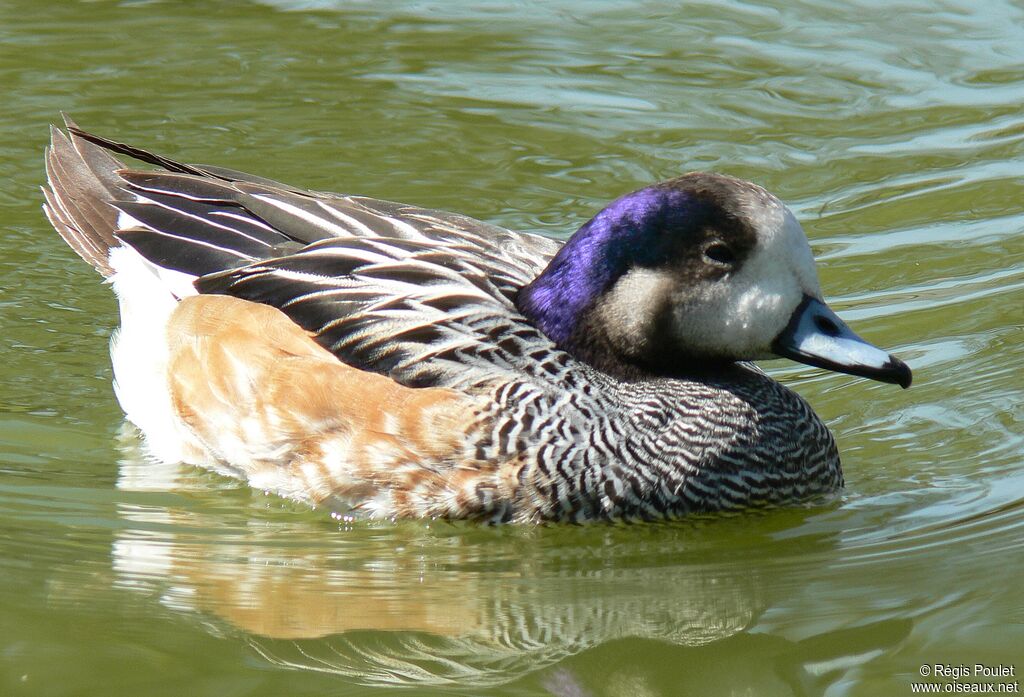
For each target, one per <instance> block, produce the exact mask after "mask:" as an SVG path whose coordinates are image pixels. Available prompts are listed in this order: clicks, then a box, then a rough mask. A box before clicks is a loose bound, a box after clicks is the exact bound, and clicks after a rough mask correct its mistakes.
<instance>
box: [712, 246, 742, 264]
mask: <svg viewBox="0 0 1024 697" xmlns="http://www.w3.org/2000/svg"><path fill="white" fill-rule="evenodd" d="M704 256H705V257H707V258H708V259H710V260H711V261H713V262H715V263H716V264H731V263H733V262H734V261H736V255H735V254H733V253H732V250H731V249H729V247H728V246H727V245H725V244H723V243H722V242H714V243H712V244H710V245H708V248H707V249H705V250H704Z"/></svg>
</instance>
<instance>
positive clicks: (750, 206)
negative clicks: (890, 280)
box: [516, 172, 911, 387]
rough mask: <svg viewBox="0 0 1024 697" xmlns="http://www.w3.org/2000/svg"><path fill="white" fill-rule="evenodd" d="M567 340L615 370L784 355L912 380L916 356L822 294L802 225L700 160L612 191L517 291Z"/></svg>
mask: <svg viewBox="0 0 1024 697" xmlns="http://www.w3.org/2000/svg"><path fill="white" fill-rule="evenodd" d="M516 304H517V306H518V308H519V310H520V312H522V313H523V314H524V315H525V316H526V317H527V318H528V319H530V320H531V321H532V322H533V323H534V324H535V325H536V326H538V327H539V328H540V329H541V330H542V331H543V332H544V333H545V334H547V336H548V337H549V338H551V339H552V340H553V341H554V342H555V343H556V344H558V346H559V347H561V348H562V349H564V350H565V351H568V352H569V353H571V354H573V355H574V356H576V357H577V358H579V359H581V360H584V361H586V362H588V363H590V364H592V365H594V366H595V367H597V368H600V369H602V370H605V371H608V372H611V373H613V374H618V375H620V376H625V377H629V376H638V375H650V374H655V375H669V376H671V375H686V374H692V373H693V372H695V371H698V370H701V369H703V368H706V367H707V366H709V365H716V364H721V363H723V362H730V363H731V362H736V361H747V360H755V359H764V358H775V357H779V356H783V357H786V358H791V359H793V360H796V361H800V362H801V363H807V364H809V365H813V366H817V367H821V368H827V369H829V370H835V371H839V372H843V373H849V374H851V375H860V376H863V377H868V378H871V379H874V380H880V381H883V382H890V383H896V384H898V385H901V386H903V387H908V386H909V385H910V381H911V372H910V368H908V367H907V365H906V364H905V363H903V362H902V361H900V360H899V359H898V358H896V357H894V356H892V355H890V354H888V353H886V352H885V351H882V350H881V349H879V348H877V347H875V346H873V345H871V344H869V343H868V342H867V341H865V340H864V339H862V338H860V337H859V336H857V334H855V333H854V332H853V330H851V329H850V328H849V327H848V326H847V325H846V323H845V322H843V320H841V319H840V318H839V316H838V315H836V313H835V312H833V311H832V310H831V309H830V308H829V307H828V305H826V304H825V301H824V300H823V299H822V295H821V287H820V285H819V283H818V274H817V271H816V270H815V267H814V258H813V256H812V254H811V249H810V246H809V245H808V243H807V236H806V235H805V234H804V231H803V229H802V228H801V227H800V224H799V223H798V222H797V220H796V218H795V217H794V216H793V214H792V212H790V210H789V209H788V208H787V207H786V206H785V205H784V204H783V203H782V202H781V201H779V200H778V199H777V198H776V197H775V196H772V195H771V194H770V193H768V192H767V191H765V190H764V189H762V188H761V187H759V186H757V185H755V184H751V183H750V182H746V181H743V180H741V179H735V178H733V177H728V176H724V175H721V174H711V173H706V172H694V173H690V174H685V175H683V176H681V177H677V178H675V179H671V180H668V181H665V182H661V183H659V184H655V185H653V186H649V187H646V188H644V189H640V190H639V191H635V192H633V193H631V194H627V195H626V196H623V197H622V198H620V199H618V200H616V201H614V202H612V203H611V204H610V205H608V207H606V208H605V209H604V210H602V211H601V212H600V213H598V214H597V215H596V216H595V217H594V218H593V219H592V220H590V221H589V222H588V223H586V224H585V225H584V226H583V227H581V228H580V229H579V230H578V231H577V232H576V234H574V235H573V236H572V238H570V239H569V241H568V242H567V243H566V244H565V246H563V247H562V249H561V250H559V252H558V254H556V255H555V257H554V258H553V259H552V260H551V262H550V264H549V265H548V266H547V268H546V269H544V271H543V272H542V273H541V274H540V275H539V276H538V277H537V278H536V279H535V280H534V281H533V282H532V283H530V284H529V285H527V286H525V287H524V288H523V289H522V290H521V291H520V292H519V295H518V296H517V298H516Z"/></svg>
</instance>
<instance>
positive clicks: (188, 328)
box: [168, 295, 515, 517]
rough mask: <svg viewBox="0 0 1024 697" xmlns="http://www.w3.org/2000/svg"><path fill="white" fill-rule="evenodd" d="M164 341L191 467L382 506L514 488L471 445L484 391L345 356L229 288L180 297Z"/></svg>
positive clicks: (493, 496) (442, 512) (428, 511)
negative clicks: (398, 377)
mask: <svg viewBox="0 0 1024 697" xmlns="http://www.w3.org/2000/svg"><path fill="white" fill-rule="evenodd" d="M168 345H169V362H168V383H169V388H170V392H171V400H172V404H173V407H174V411H175V413H176V414H177V416H178V417H179V418H180V420H181V422H182V423H181V424H179V428H181V429H182V431H183V435H184V437H185V439H186V441H187V443H188V447H187V450H188V451H189V459H190V460H192V461H193V462H195V463H196V464H203V465H207V466H212V467H214V468H216V469H222V470H223V469H226V470H227V471H228V472H230V473H231V474H235V475H240V476H243V477H245V478H247V479H248V480H249V481H250V482H251V483H252V485H253V486H256V487H259V488H264V489H269V490H273V491H276V492H278V493H282V494H284V495H287V496H290V497H292V498H296V499H299V500H306V501H310V502H311V503H315V504H320V503H328V504H337V503H341V504H347V505H352V506H355V507H357V508H363V509H366V510H367V511H368V512H370V513H372V514H373V515H378V516H380V515H383V516H422V515H439V516H460V517H461V516H466V515H471V516H472V515H477V516H479V515H485V516H486V515H487V514H488V512H487V511H486V510H481V506H482V505H484V502H483V500H482V499H488V500H489V503H490V505H493V504H494V503H495V502H496V500H501V501H505V502H508V501H510V500H511V499H514V498H515V492H514V491H513V490H512V488H514V487H515V484H514V482H515V477H509V476H508V473H507V472H506V473H505V475H506V476H504V477H503V476H501V475H502V472H501V471H500V470H501V469H503V468H502V467H501V466H500V464H499V463H486V464H485V463H482V462H480V461H476V460H475V459H474V458H473V456H472V454H471V453H470V452H469V450H470V449H469V447H468V442H467V436H468V434H469V432H470V431H473V430H476V429H478V428H479V427H480V426H481V425H482V419H483V417H482V416H481V414H482V412H483V411H484V408H485V406H486V405H485V404H484V402H486V401H487V400H486V399H483V400H481V398H479V397H471V396H468V395H465V394H462V393H459V392H456V391H454V390H449V389H445V388H409V387H404V386H402V385H400V384H398V383H397V382H395V381H394V380H392V379H390V378H388V377H385V376H383V375H377V374H374V373H369V372H365V371H362V370H358V369H356V368H353V367H351V366H348V365H345V364H344V363H342V362H341V361H339V360H338V359H337V358H336V357H335V356H334V355H332V354H331V353H330V352H328V351H327V350H325V349H323V348H322V347H320V346H319V345H318V344H316V343H315V342H314V341H313V340H312V339H311V338H310V337H309V336H308V335H307V334H306V333H305V331H303V330H302V329H301V328H300V327H299V326H297V325H296V324H294V323H293V322H292V321H291V320H289V319H288V318H287V317H286V316H285V315H284V314H283V313H282V312H281V311H279V310H277V309H276V308H273V307H269V306H267V305H261V304H257V303H252V302H248V301H245V300H239V299H237V298H232V297H229V296H221V295H200V296H196V297H189V298H185V299H184V300H182V301H181V303H179V305H178V307H177V308H176V309H175V311H174V312H173V314H172V315H171V319H170V321H169V323H168ZM481 489H484V490H486V493H487V495H486V496H484V495H483V492H482V491H481Z"/></svg>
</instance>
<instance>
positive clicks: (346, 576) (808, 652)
mask: <svg viewBox="0 0 1024 697" xmlns="http://www.w3.org/2000/svg"><path fill="white" fill-rule="evenodd" d="M127 430H128V429H127V427H126V431H127ZM123 447H124V454H125V457H124V458H123V459H122V461H121V463H120V476H119V480H118V486H119V488H121V489H122V490H126V491H139V492H145V491H150V492H156V491H159V492H167V491H177V492H188V493H190V495H192V497H191V498H190V502H191V503H190V505H188V506H187V507H186V506H184V505H183V506H181V507H172V506H167V505H160V504H155V505H139V504H134V505H124V504H122V505H121V507H120V513H121V515H122V517H123V518H124V519H125V520H126V521H128V522H129V523H130V525H129V527H128V528H127V529H125V530H124V531H122V532H120V533H118V536H117V539H116V540H115V542H114V548H113V564H114V570H115V574H116V577H117V580H116V583H118V584H119V585H121V586H124V587H127V588H131V589H134V590H135V591H141V592H150V593H154V594H158V595H159V597H160V601H161V602H162V604H164V605H165V606H168V607H171V608H174V609H175V610H177V611H180V612H183V613H188V614H194V615H196V616H198V617H201V618H202V619H203V622H202V625H203V626H209V622H208V620H209V619H211V618H214V626H216V627H220V629H218V630H217V631H222V632H224V633H226V634H228V635H229V636H231V635H234V636H235V637H237V638H240V639H241V640H243V641H246V642H248V643H249V644H250V645H251V646H252V648H253V650H254V651H255V652H256V653H257V654H259V655H260V656H261V657H262V658H263V659H264V660H266V661H268V662H269V663H271V664H273V665H276V666H279V667H282V668H286V669H295V670H311V671H319V672H329V673H334V674H337V675H339V676H343V677H345V678H346V679H347V680H351V681H355V682H358V683H361V684H365V685H368V686H374V685H376V686H380V685H386V684H387V685H418V686H444V685H448V686H474V687H479V688H485V687H487V686H492V687H497V686H501V685H506V686H508V685H510V684H512V685H521V686H522V687H523V689H526V690H527V691H529V692H531V693H534V694H536V693H538V690H539V691H540V692H539V693H540V694H544V693H545V692H546V693H550V694H554V695H558V696H559V697H582V696H584V695H588V694H593V695H606V694H608V695H630V696H633V695H636V694H638V693H637V689H639V688H641V687H645V686H646V688H647V689H646V691H643V690H641V692H642V693H643V694H665V695H670V694H680V690H681V691H682V693H684V694H689V693H690V691H694V692H693V693H694V694H697V693H699V694H702V695H716V694H736V693H737V691H739V692H743V691H744V690H747V691H749V690H756V694H759V695H773V694H778V695H790V694H796V695H804V694H824V690H825V689H826V688H827V687H828V686H829V685H831V684H833V683H834V682H835V681H836V680H837V679H839V678H841V677H842V676H843V675H845V673H846V671H848V670H849V669H850V668H852V667H855V666H859V665H860V664H862V663H864V662H865V661H869V660H870V659H871V658H873V657H875V656H877V655H878V654H879V653H880V652H881V649H883V648H885V647H886V646H888V645H891V644H894V643H896V642H898V641H899V640H900V639H902V638H903V637H904V636H905V635H906V634H907V633H908V632H909V628H910V627H909V622H907V621H889V622H881V623H872V624H870V625H869V626H865V627H861V628H858V629H854V630H833V631H826V632H823V633H821V634H818V635H816V636H814V637H811V638H808V639H806V640H804V641H791V640H789V639H785V638H781V637H778V636H773V635H772V634H769V633H762V632H750V631H748V630H750V629H751V628H755V627H756V626H757V624H758V621H759V618H761V617H762V616H763V614H764V613H765V612H766V611H767V610H769V609H770V608H772V607H773V605H775V604H777V603H781V602H784V601H785V598H784V597H781V595H780V593H781V592H784V591H781V592H780V590H779V589H787V588H799V584H798V583H797V582H796V581H793V582H787V581H786V580H785V579H784V578H781V579H780V578H779V574H780V573H783V574H786V573H793V574H798V575H799V573H800V571H799V569H801V568H803V567H802V566H800V565H796V566H794V565H789V566H790V568H791V569H792V570H791V571H790V572H786V571H785V570H784V569H785V566H786V565H782V567H781V568H782V569H783V570H782V571H780V565H779V564H777V563H776V562H778V559H775V558H765V557H764V556H763V555H762V556H761V557H758V556H757V554H756V553H754V554H752V555H750V556H748V557H746V558H738V557H737V555H736V553H735V549H733V550H731V551H730V550H723V549H720V548H717V547H716V546H714V545H711V544H709V543H708V542H707V540H706V538H707V535H706V533H707V532H709V528H719V530H717V531H716V532H722V530H721V528H722V527H725V528H728V527H729V526H735V527H736V530H735V534H736V535H737V536H749V535H754V536H755V537H756V536H764V538H765V539H762V540H760V541H761V542H762V543H763V542H765V541H766V539H767V538H768V537H771V536H772V535H773V534H774V532H777V531H778V528H779V526H780V525H785V526H792V525H793V524H794V516H796V518H797V522H799V518H800V517H801V516H802V515H813V512H811V511H788V512H776V513H775V514H771V513H769V514H765V516H764V517H761V516H758V518H759V519H758V520H757V521H756V522H757V525H756V526H752V525H749V524H748V523H750V521H751V518H750V516H738V517H733V518H723V517H721V516H719V517H718V518H716V519H693V520H688V521H684V522H680V523H674V524H664V525H642V526H635V525H633V526H611V527H608V526H598V527H570V528H564V527H542V528H522V527H504V528H500V527H499V528H482V527H479V526H475V525H472V524H464V523H447V522H444V523H434V524H425V523H420V522H409V523H397V524H390V523H389V524H381V523H376V524H375V523H371V522H367V521H358V522H355V523H354V524H352V525H347V524H342V525H341V530H336V529H334V528H335V525H336V524H335V523H333V522H332V523H327V522H325V520H324V518H323V516H319V515H318V516H316V518H315V519H311V518H308V517H304V516H301V515H296V513H295V511H294V510H287V511H285V512H284V514H283V515H278V516H275V515H274V511H273V510H269V511H266V510H265V511H263V512H262V514H261V515H259V516H256V515H253V512H252V511H251V510H248V506H246V505H238V506H235V507H233V508H232V509H231V511H230V512H224V509H223V507H221V506H220V505H219V504H220V503H222V502H223V497H224V496H226V495H229V494H230V493H231V492H230V491H227V492H226V491H214V492H211V491H210V482H211V481H215V480H214V479H213V476H212V475H209V474H206V473H203V472H201V471H197V470H195V469H193V468H189V467H185V466H171V465H161V466H154V463H153V462H152V461H151V460H148V459H146V458H145V457H144V456H143V455H142V454H141V452H140V451H139V450H138V441H137V439H135V438H134V437H132V436H131V434H130V433H126V437H125V439H124V440H123ZM220 481H221V483H222V485H223V486H227V485H226V484H223V480H220ZM231 486H235V485H233V484H232V485H231ZM234 494H235V495H237V496H244V497H249V496H253V497H254V499H253V500H254V501H255V502H256V503H254V505H256V506H262V505H264V504H265V503H267V502H273V504H272V505H273V506H274V507H281V506H286V507H287V506H288V504H284V503H282V502H280V501H279V500H278V499H276V498H274V497H265V498H263V497H259V495H258V494H250V492H249V491H248V490H247V489H245V488H241V487H239V488H236V489H235V490H234ZM165 500H166V499H165V495H164V494H161V501H165ZM197 500H198V502H199V504H198V505H196V501H197ZM780 513H785V514H786V515H785V521H780V522H779V523H778V524H776V523H775V522H774V521H773V517H774V516H775V515H777V514H780ZM256 520H259V522H258V523H257V522H254V521H256ZM325 526H330V527H331V530H329V531H326V530H325ZM714 539H716V540H718V541H720V540H721V537H719V536H715V538H714ZM758 542H759V540H758V539H746V540H745V544H744V547H745V549H747V550H756V549H757V545H758ZM834 544H835V540H834V539H833V537H832V536H831V535H820V536H817V537H813V538H807V537H805V538H803V539H801V541H800V543H799V551H800V553H801V555H804V556H806V555H811V556H814V555H813V554H811V553H813V552H814V551H825V550H828V549H830V548H832V547H833V546H834ZM809 547H810V548H811V549H809ZM769 576H770V577H771V579H770V580H771V582H770V583H765V580H766V578H767V577H769ZM769 589H775V590H774V591H769ZM769 593H771V595H770V594H769ZM772 596H774V597H772ZM666 665H675V666H678V670H673V671H670V673H673V674H676V675H677V678H674V679H673V684H672V685H671V686H670V685H663V684H662V682H663V681H664V675H665V674H666V671H665V666H666ZM531 686H532V687H531Z"/></svg>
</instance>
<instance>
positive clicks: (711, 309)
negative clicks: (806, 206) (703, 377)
mask: <svg viewBox="0 0 1024 697" xmlns="http://www.w3.org/2000/svg"><path fill="white" fill-rule="evenodd" d="M744 208H745V209H746V210H745V212H746V213H747V215H748V216H749V219H750V223H751V225H752V226H753V227H754V229H755V231H756V233H757V243H756V245H755V246H754V248H753V249H752V250H751V252H750V254H749V256H748V257H747V258H746V260H745V261H744V263H743V265H742V267H741V268H740V270H739V271H738V272H736V273H734V274H730V275H728V276H726V277H724V278H722V279H719V280H718V281H714V282H711V283H708V284H705V285H704V287H702V288H696V289H694V288H691V289H688V290H689V294H687V289H683V291H682V292H681V293H680V299H679V302H678V304H677V306H676V312H675V313H674V317H675V325H676V326H675V328H674V331H675V332H676V333H677V335H678V337H679V340H680V344H681V345H682V346H683V347H685V348H687V349H688V350H691V351H694V352H697V353H704V354H707V355H716V356H723V357H729V358H733V359H737V360H753V359H757V358H768V357H773V353H772V351H771V344H772V341H773V340H774V339H775V337H777V336H778V335H779V333H780V332H781V331H782V330H783V329H784V328H785V327H786V325H787V324H788V323H789V320H790V317H792V315H793V312H794V311H795V310H796V308H797V307H798V306H799V305H800V303H801V302H802V300H803V297H804V296H805V295H810V296H811V297H814V298H820V297H821V287H820V285H819V283H818V274H817V270H816V269H815V266H814V256H813V255H812V254H811V248H810V246H809V245H808V243H807V237H806V235H805V234H804V231H803V229H802V228H801V227H800V223H798V222H797V220H796V218H795V217H794V216H793V214H792V213H791V212H790V211H789V209H788V208H786V206H784V205H783V204H782V203H781V202H780V201H779V200H778V199H776V198H775V197H773V196H770V195H767V194H766V198H764V199H755V198H753V197H751V198H749V199H748V200H747V201H746V202H745V206H744Z"/></svg>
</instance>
